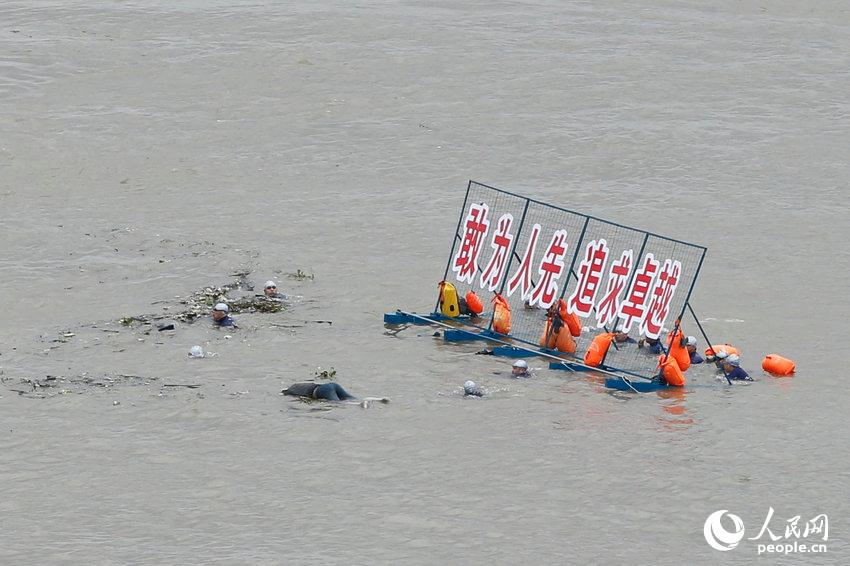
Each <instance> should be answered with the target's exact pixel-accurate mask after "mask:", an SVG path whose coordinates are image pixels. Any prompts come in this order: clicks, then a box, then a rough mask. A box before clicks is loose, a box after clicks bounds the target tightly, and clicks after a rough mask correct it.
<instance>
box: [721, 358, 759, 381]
mask: <svg viewBox="0 0 850 566" xmlns="http://www.w3.org/2000/svg"><path fill="white" fill-rule="evenodd" d="M720 363H721V366H722V369H723V374H724V375H725V376H726V379H731V380H737V381H753V378H752V377H750V375H749V374H748V373H747V372H745V371H744V370H743V368H742V367H741V358H739V357H738V354H731V355H729V356H726V357H725V358H724V359H723V361H722V362H720Z"/></svg>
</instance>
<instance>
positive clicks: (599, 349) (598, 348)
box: [584, 332, 614, 368]
mask: <svg viewBox="0 0 850 566" xmlns="http://www.w3.org/2000/svg"><path fill="white" fill-rule="evenodd" d="M613 339H614V334H612V333H611V332H606V333H605V334H600V335H599V336H597V337H596V338H594V339H593V342H591V343H590V347H589V348H588V349H587V352H586V353H585V354H584V365H586V366H590V367H592V368H595V367H596V366H598V365H599V364H601V363H602V360H603V359H605V354H607V353H608V348H610V347H611V341H612V340H613Z"/></svg>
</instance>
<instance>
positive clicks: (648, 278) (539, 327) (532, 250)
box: [438, 181, 705, 377]
mask: <svg viewBox="0 0 850 566" xmlns="http://www.w3.org/2000/svg"><path fill="white" fill-rule="evenodd" d="M704 254H705V248H704V247H703V246H698V245H695V244H690V243H687V242H682V241H679V240H676V239H673V238H667V237H664V236H660V235H657V234H652V233H649V232H646V231H644V230H640V229H637V228H632V227H628V226H623V225H620V224H617V223H615V222H610V221H607V220H603V219H600V218H595V217H592V216H588V215H584V214H581V213H578V212H574V211H570V210H567V209H564V208H561V207H557V206H552V205H549V204H546V203H542V202H539V201H536V200H533V199H529V198H527V197H523V196H521V195H517V194H513V193H510V192H507V191H503V190H501V189H496V188H494V187H489V186H487V185H483V184H480V183H476V182H474V181H470V183H469V186H468V188H467V194H466V198H465V200H464V206H463V209H462V210H461V214H460V218H459V222H458V228H457V230H456V233H455V235H454V238H453V242H452V250H451V253H450V255H449V261H448V264H447V266H446V275H445V277H444V278H445V279H446V280H447V281H449V282H451V283H452V284H453V285H455V287H456V288H457V290H458V294H459V295H460V296H461V297H463V296H465V295H466V293H467V292H468V291H470V290H472V291H475V292H476V293H477V294H478V295H479V296H480V297H481V299H482V301H483V302H484V303H485V307H486V311H485V313H484V315H483V316H482V317H481V318H478V319H472V320H471V321H469V324H471V325H473V326H475V327H477V328H479V329H481V330H489V329H491V328H492V315H493V313H492V308H491V307H490V305H489V301H490V298H491V297H493V293H500V294H501V295H502V296H503V297H504V298H505V299H506V300H507V302H508V304H509V305H510V308H511V319H512V324H511V333H510V338H511V339H512V340H513V341H515V342H517V343H518V345H523V346H532V347H534V348H537V347H538V346H539V343H540V338H541V336H542V334H543V332H544V328H545V325H546V309H547V308H548V307H549V306H550V305H552V304H555V303H557V301H558V300H559V299H562V300H564V301H565V302H566V304H567V307H568V310H569V311H570V312H574V313H576V314H577V315H578V316H579V317H580V320H581V322H582V324H583V326H584V330H583V332H582V334H581V336H579V337H577V338H576V346H577V349H576V353H575V356H576V357H578V358H582V357H583V355H584V353H585V352H586V351H587V349H588V347H589V346H590V343H591V341H592V340H593V338H595V337H596V336H597V335H598V334H599V333H601V332H609V331H614V330H615V329H627V330H628V332H629V336H630V337H631V338H632V339H633V340H635V339H639V338H645V337H657V338H658V339H660V340H662V343H663V344H664V346H665V348H666V346H667V342H666V336H667V332H668V331H669V330H670V329H672V328H673V327H674V325H675V321H676V319H678V318H680V317H681V315H682V314H683V313H684V310H685V307H686V305H687V300H688V298H689V296H690V293H691V291H692V289H693V286H694V284H695V283H696V279H697V276H698V274H699V269H700V267H701V265H702V259H703V256H704ZM438 306H439V305H438ZM604 364H605V365H606V366H608V367H611V368H616V369H619V370H621V371H623V372H628V373H634V374H637V375H644V376H647V377H649V376H651V375H652V374H654V373H655V372H656V367H657V356H655V355H651V354H649V353H648V351H647V349H646V348H638V347H637V346H636V344H635V343H633V342H631V341H629V342H625V343H620V344H617V345H616V347H614V346H612V347H611V348H610V349H609V352H608V354H607V356H606V358H605V361H604Z"/></svg>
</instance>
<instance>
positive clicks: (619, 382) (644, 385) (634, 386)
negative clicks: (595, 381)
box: [605, 377, 679, 393]
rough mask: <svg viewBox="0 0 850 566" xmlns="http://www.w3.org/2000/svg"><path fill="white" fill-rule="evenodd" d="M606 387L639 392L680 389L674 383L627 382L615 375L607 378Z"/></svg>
mask: <svg viewBox="0 0 850 566" xmlns="http://www.w3.org/2000/svg"><path fill="white" fill-rule="evenodd" d="M605 387H607V388H608V389H617V390H619V391H632V392H634V391H637V392H638V393H650V392H652V391H658V390H660V389H679V388H677V387H673V386H672V385H662V384H661V383H659V382H657V381H631V380H629V381H628V382H626V381H625V380H623V379H619V378H615V377H606V378H605Z"/></svg>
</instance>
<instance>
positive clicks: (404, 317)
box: [384, 311, 471, 325]
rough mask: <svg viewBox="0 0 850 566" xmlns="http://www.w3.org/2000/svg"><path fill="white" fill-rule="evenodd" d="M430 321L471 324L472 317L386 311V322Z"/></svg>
mask: <svg viewBox="0 0 850 566" xmlns="http://www.w3.org/2000/svg"><path fill="white" fill-rule="evenodd" d="M411 314H415V315H416V316H410V315H411ZM423 318H424V319H427V321H430V322H445V321H447V320H455V321H457V322H463V323H467V324H469V321H470V320H471V317H468V316H456V317H454V318H451V317H448V316H444V315H441V314H439V313H431V314H417V313H410V314H408V313H403V312H400V311H399V312H388V313H384V324H421V325H425V324H428V322H426V321H425V320H422V319H423Z"/></svg>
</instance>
